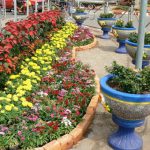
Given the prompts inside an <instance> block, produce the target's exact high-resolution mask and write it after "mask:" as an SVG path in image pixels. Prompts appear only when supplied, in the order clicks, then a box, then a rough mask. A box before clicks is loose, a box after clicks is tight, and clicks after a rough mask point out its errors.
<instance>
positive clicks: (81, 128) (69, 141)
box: [35, 48, 101, 150]
mask: <svg viewBox="0 0 150 150" xmlns="http://www.w3.org/2000/svg"><path fill="white" fill-rule="evenodd" d="M75 52H76V48H73V50H72V58H73V59H75ZM95 83H96V87H95V91H96V93H95V95H94V96H93V97H92V99H91V101H90V104H89V105H88V107H87V110H86V114H85V115H84V116H83V118H82V119H83V120H82V121H81V122H80V123H79V124H78V125H77V126H76V128H74V129H73V130H72V131H71V132H70V133H69V134H65V135H63V136H62V137H60V138H58V139H57V140H53V141H51V142H49V143H48V144H46V145H44V146H43V147H39V148H35V150H68V149H69V148H71V147H72V146H73V145H75V144H76V143H77V142H78V141H80V140H81V139H82V138H83V135H84V134H85V132H86V131H87V129H88V127H89V126H90V124H91V122H92V119H93V118H94V114H95V112H96V108H97V106H98V103H99V99H101V96H100V85H99V78H98V77H97V76H95Z"/></svg>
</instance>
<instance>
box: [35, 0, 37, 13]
mask: <svg viewBox="0 0 150 150" xmlns="http://www.w3.org/2000/svg"><path fill="white" fill-rule="evenodd" d="M35 12H37V0H35Z"/></svg>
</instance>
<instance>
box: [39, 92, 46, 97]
mask: <svg viewBox="0 0 150 150" xmlns="http://www.w3.org/2000/svg"><path fill="white" fill-rule="evenodd" d="M37 94H38V95H40V96H41V97H44V96H47V95H48V94H47V93H45V92H43V91H40V92H38V93H37Z"/></svg>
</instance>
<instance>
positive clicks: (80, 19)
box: [72, 12, 87, 26]
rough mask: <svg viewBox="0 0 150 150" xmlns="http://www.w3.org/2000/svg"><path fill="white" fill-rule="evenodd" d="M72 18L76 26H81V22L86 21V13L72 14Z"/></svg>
mask: <svg viewBox="0 0 150 150" xmlns="http://www.w3.org/2000/svg"><path fill="white" fill-rule="evenodd" d="M72 17H73V18H74V19H75V21H76V23H77V25H78V26H81V25H82V24H83V22H84V21H85V20H86V19H87V13H84V12H83V13H77V12H76V13H73V14H72Z"/></svg>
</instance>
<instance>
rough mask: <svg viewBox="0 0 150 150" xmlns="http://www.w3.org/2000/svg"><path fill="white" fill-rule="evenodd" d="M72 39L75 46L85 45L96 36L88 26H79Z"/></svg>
mask: <svg viewBox="0 0 150 150" xmlns="http://www.w3.org/2000/svg"><path fill="white" fill-rule="evenodd" d="M71 40H72V42H73V44H74V45H75V46H85V45H88V44H90V43H92V42H93V41H94V36H93V34H92V33H91V32H90V30H89V29H88V28H85V27H79V28H78V29H77V30H76V31H75V34H74V35H73V36H72V38H71Z"/></svg>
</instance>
